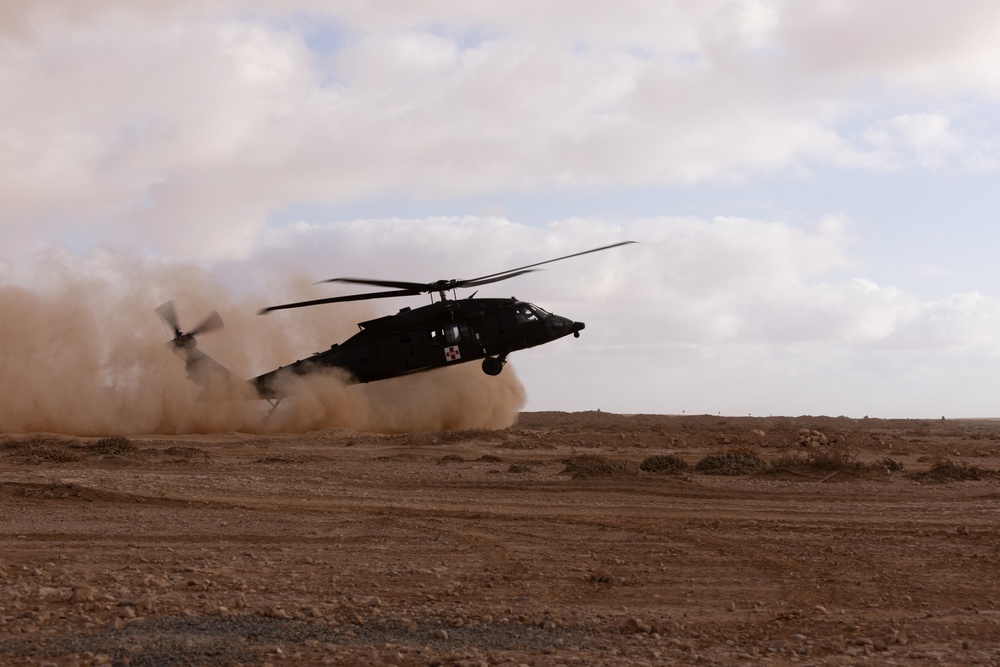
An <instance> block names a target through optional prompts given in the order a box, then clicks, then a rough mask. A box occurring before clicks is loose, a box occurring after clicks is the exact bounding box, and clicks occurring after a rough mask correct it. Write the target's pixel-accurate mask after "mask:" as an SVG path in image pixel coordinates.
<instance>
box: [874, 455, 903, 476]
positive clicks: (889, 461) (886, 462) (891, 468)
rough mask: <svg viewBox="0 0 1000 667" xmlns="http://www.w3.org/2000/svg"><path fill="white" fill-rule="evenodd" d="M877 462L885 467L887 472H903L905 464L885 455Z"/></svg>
mask: <svg viewBox="0 0 1000 667" xmlns="http://www.w3.org/2000/svg"><path fill="white" fill-rule="evenodd" d="M876 464H877V465H879V466H881V467H883V468H885V469H886V471H887V472H903V464H902V463H901V462H900V461H897V460H896V459H894V458H891V457H889V456H883V457H882V458H880V459H879V460H878V461H877V462H876Z"/></svg>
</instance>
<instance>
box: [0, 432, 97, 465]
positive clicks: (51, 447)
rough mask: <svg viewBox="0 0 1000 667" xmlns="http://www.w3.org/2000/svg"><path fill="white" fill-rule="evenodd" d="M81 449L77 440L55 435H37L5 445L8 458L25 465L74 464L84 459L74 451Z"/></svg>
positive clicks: (4, 448)
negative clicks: (17, 460)
mask: <svg viewBox="0 0 1000 667" xmlns="http://www.w3.org/2000/svg"><path fill="white" fill-rule="evenodd" d="M79 447H80V443H79V442H77V441H76V440H64V439H61V438H59V437H57V436H54V435H47V434H43V433H35V434H32V435H29V436H28V437H26V438H24V439H22V440H12V441H8V442H5V443H4V444H3V450H4V452H5V454H6V456H7V457H9V458H15V459H19V460H20V461H22V462H24V463H72V462H74V461H80V460H81V459H82V457H81V456H80V455H79V454H78V453H77V452H76V451H74V450H75V449H78V448H79Z"/></svg>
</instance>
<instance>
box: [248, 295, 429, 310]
mask: <svg viewBox="0 0 1000 667" xmlns="http://www.w3.org/2000/svg"><path fill="white" fill-rule="evenodd" d="M422 293H423V292H422V291H421V290H396V291H393V292H368V293H366V294H348V295H346V296H331V297H328V298H326V299H313V300H311V301H297V302H295V303H284V304H282V305H280V306H269V307H268V308H262V309H261V310H259V311H258V312H257V314H258V315H263V314H265V313H270V312H271V311H273V310H285V309H287V308H305V307H306V306H318V305H320V304H324V303H342V302H344V301H364V300H366V299H388V298H389V297H393V296H417V295H418V294H422Z"/></svg>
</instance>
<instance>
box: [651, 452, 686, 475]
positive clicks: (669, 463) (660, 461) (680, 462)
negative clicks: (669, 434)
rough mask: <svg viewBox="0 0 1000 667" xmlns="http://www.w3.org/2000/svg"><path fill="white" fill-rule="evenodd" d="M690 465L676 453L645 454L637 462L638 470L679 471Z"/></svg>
mask: <svg viewBox="0 0 1000 667" xmlns="http://www.w3.org/2000/svg"><path fill="white" fill-rule="evenodd" d="M690 467H691V466H690V465H689V464H688V462H687V461H685V460H684V459H682V458H681V457H679V456H677V455H676V454H658V455H656V456H647V457H646V458H645V459H643V461H642V463H640V464H639V470H644V471H646V472H667V473H670V472H681V471H684V470H687V469H688V468H690Z"/></svg>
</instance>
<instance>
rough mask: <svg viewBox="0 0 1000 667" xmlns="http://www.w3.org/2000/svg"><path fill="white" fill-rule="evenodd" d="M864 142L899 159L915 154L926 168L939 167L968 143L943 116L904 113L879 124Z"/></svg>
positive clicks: (867, 133) (869, 131)
mask: <svg viewBox="0 0 1000 667" xmlns="http://www.w3.org/2000/svg"><path fill="white" fill-rule="evenodd" d="M865 139H866V140H868V141H869V142H870V143H871V144H873V145H874V146H876V147H877V148H878V149H880V150H882V151H886V152H888V153H891V154H894V155H896V156H897V160H896V161H897V162H898V161H899V160H898V153H899V152H900V151H907V152H912V153H913V154H914V156H915V157H916V160H917V161H918V162H919V163H920V164H921V165H922V166H924V167H930V168H933V167H940V166H941V165H942V164H943V163H944V162H945V160H946V159H947V158H948V157H950V156H952V155H955V154H957V153H960V152H962V151H963V150H964V149H965V145H966V144H965V141H964V140H963V139H962V138H961V137H960V136H958V135H957V134H956V133H955V132H954V130H953V129H952V127H951V121H950V120H949V119H948V118H947V117H946V116H943V115H941V114H937V113H920V114H904V115H901V116H896V117H894V118H891V119H889V120H887V121H884V122H880V123H878V124H876V125H875V126H874V127H872V128H871V129H869V130H868V131H867V132H865Z"/></svg>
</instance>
